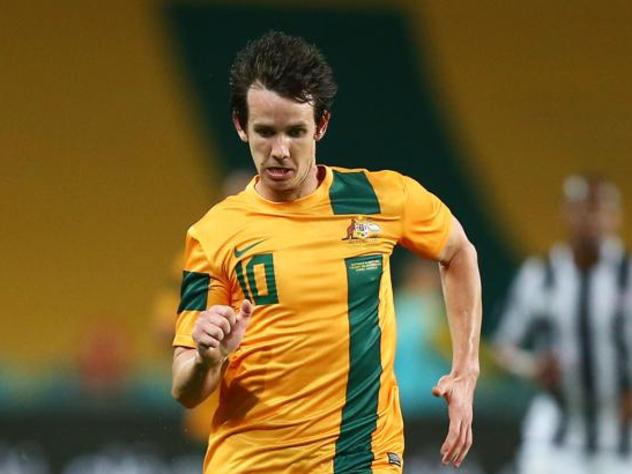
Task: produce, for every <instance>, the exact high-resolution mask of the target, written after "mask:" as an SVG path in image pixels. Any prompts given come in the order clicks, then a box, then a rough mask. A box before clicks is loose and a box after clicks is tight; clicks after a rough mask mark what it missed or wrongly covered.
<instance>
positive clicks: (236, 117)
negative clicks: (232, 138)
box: [233, 111, 248, 143]
mask: <svg viewBox="0 0 632 474" xmlns="http://www.w3.org/2000/svg"><path fill="white" fill-rule="evenodd" d="M233 125H234V126H235V130H237V135H239V139H240V140H241V141H242V142H244V143H248V134H247V133H246V131H245V130H244V129H243V127H242V126H241V122H240V121H239V115H237V112H234V111H233Z"/></svg>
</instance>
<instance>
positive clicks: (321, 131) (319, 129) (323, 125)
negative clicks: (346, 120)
mask: <svg viewBox="0 0 632 474" xmlns="http://www.w3.org/2000/svg"><path fill="white" fill-rule="evenodd" d="M330 119H331V113H330V112H329V111H328V110H325V111H324V112H323V116H322V117H321V118H320V122H319V123H318V124H317V125H316V133H315V134H314V140H316V141H319V140H320V139H321V138H323V137H324V136H325V132H327V126H328V125H329V120H330Z"/></svg>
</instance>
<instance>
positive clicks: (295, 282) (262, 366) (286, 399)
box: [172, 32, 481, 474]
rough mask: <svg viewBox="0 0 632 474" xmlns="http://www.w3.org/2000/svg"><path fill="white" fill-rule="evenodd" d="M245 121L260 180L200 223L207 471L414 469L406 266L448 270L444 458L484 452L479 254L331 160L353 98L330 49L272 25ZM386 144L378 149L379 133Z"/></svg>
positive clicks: (252, 55) (191, 371) (403, 199)
mask: <svg viewBox="0 0 632 474" xmlns="http://www.w3.org/2000/svg"><path fill="white" fill-rule="evenodd" d="M230 85H231V90H232V99H231V100H232V109H233V123H234V125H235V129H236V131H237V134H238V135H239V138H240V139H241V140H242V141H243V142H244V143H247V144H248V146H249V148H250V152H251V155H252V158H253V161H254V164H255V167H256V169H257V175H256V176H255V177H254V178H253V180H252V181H251V182H250V184H249V185H248V186H247V187H246V189H245V190H244V191H243V192H241V193H240V194H238V195H236V196H232V197H229V198H227V199H226V200H224V201H223V202H221V203H219V204H217V205H216V206H214V207H213V208H212V209H211V210H210V211H209V212H208V213H207V214H206V215H205V216H204V217H203V218H202V219H200V220H199V221H198V222H197V223H196V224H194V225H193V226H191V227H190V228H189V231H188V233H187V239H186V249H185V254H186V255H185V256H186V263H185V268H184V273H183V282H182V291H181V303H180V306H179V309H178V313H179V315H178V319H177V322H176V336H175V339H174V342H173V345H174V347H175V349H174V359H173V387H172V392H173V395H174V397H175V398H176V399H177V400H178V401H180V403H182V404H183V405H184V406H187V407H193V406H195V405H197V404H198V403H200V402H201V401H202V400H204V399H205V398H207V397H208V396H209V394H211V393H212V392H214V391H215V390H219V403H218V407H217V409H216V411H215V414H214V416H213V420H212V428H211V435H210V437H209V446H208V451H207V454H206V458H205V461H204V473H205V474H211V473H212V474H223V473H226V474H240V473H243V474H246V473H248V474H250V473H270V474H273V473H274V474H277V473H314V474H316V473H351V472H354V473H360V472H362V473H375V474H386V473H398V472H401V469H402V456H403V450H404V441H403V426H402V417H401V413H400V408H399V400H398V398H399V397H398V390H397V383H396V381H395V377H394V374H393V359H394V354H395V314H394V310H393V295H392V290H391V280H390V266H389V256H390V255H391V253H392V250H393V247H394V246H395V245H397V244H401V245H403V246H405V247H407V248H409V249H410V250H412V251H413V252H415V253H416V254H417V255H419V256H420V257H423V258H430V259H434V260H436V261H438V262H440V267H441V275H442V283H443V287H444V292H445V301H446V306H447V313H448V318H449V323H450V328H451V334H452V340H453V367H452V371H451V372H450V374H448V375H446V376H444V377H442V378H441V379H440V380H439V381H438V383H437V385H436V387H435V388H434V389H433V392H434V394H435V395H436V396H441V397H444V398H445V399H446V400H447V403H448V412H449V418H450V424H449V431H448V435H447V437H446V440H445V442H444V444H443V446H442V448H441V453H442V459H443V462H444V463H446V464H447V463H452V464H454V465H455V466H458V465H460V464H461V462H462V461H463V458H464V457H465V455H466V454H467V452H468V450H469V448H470V446H471V444H472V401H473V394H474V387H475V385H476V380H477V377H478V372H479V365H478V345H479V333H480V324H481V296H480V279H479V274H478V266H477V259H476V252H475V249H474V247H473V246H472V244H471V243H470V242H469V241H468V239H467V238H466V236H465V233H464V231H463V229H462V227H461V225H460V224H459V223H458V221H457V220H456V219H455V218H454V217H453V216H452V214H451V213H450V211H449V210H448V208H447V207H446V206H445V205H444V204H443V203H442V202H441V201H440V200H439V199H438V198H437V197H435V196H434V195H432V194H431V193H429V192H428V191H426V190H425V189H424V188H423V187H422V186H421V185H420V184H418V183H417V182H415V181H414V180H412V179H410V178H408V177H405V176H402V175H401V174H399V173H396V172H393V171H381V172H369V171H366V170H362V169H356V170H349V169H343V168H337V167H330V166H323V165H317V164H316V145H317V143H318V142H319V141H320V140H321V139H322V138H323V136H324V135H325V132H326V131H327V125H328V124H329V119H330V116H331V105H332V102H333V98H334V95H335V93H336V85H335V83H334V80H333V75H332V71H331V68H330V67H329V65H328V64H327V63H326V61H325V59H324V58H323V56H322V54H321V53H320V51H319V50H318V49H317V48H316V47H314V46H313V45H310V44H308V43H306V42H305V41H304V40H303V39H301V38H298V37H291V36H287V35H285V34H283V33H278V32H271V33H268V34H266V35H264V36H263V37H261V38H259V39H257V40H256V41H253V42H251V43H249V44H248V45H247V46H246V47H245V48H244V49H243V50H242V51H240V52H239V53H238V55H237V57H236V59H235V61H234V63H233V66H232V68H231V77H230ZM367 139H369V138H367Z"/></svg>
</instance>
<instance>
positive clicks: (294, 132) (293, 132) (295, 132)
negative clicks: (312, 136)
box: [288, 128, 305, 138]
mask: <svg viewBox="0 0 632 474" xmlns="http://www.w3.org/2000/svg"><path fill="white" fill-rule="evenodd" d="M288 135H289V136H291V137H292V138H298V137H302V136H303V135H305V129H304V128H292V129H290V131H289V132H288Z"/></svg>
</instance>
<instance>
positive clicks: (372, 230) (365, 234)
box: [342, 217, 382, 242]
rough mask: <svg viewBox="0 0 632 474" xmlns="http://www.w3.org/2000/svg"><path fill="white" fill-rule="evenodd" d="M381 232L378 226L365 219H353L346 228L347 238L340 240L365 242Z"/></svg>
mask: <svg viewBox="0 0 632 474" xmlns="http://www.w3.org/2000/svg"><path fill="white" fill-rule="evenodd" d="M381 230H382V229H381V228H380V226H379V225H377V224H376V223H375V222H372V221H370V220H369V219H367V218H366V217H353V218H352V219H351V224H349V226H348V227H347V236H346V237H345V238H343V239H342V240H347V241H350V242H365V241H367V240H369V239H374V238H376V237H378V236H379V233H380V231H381Z"/></svg>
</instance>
